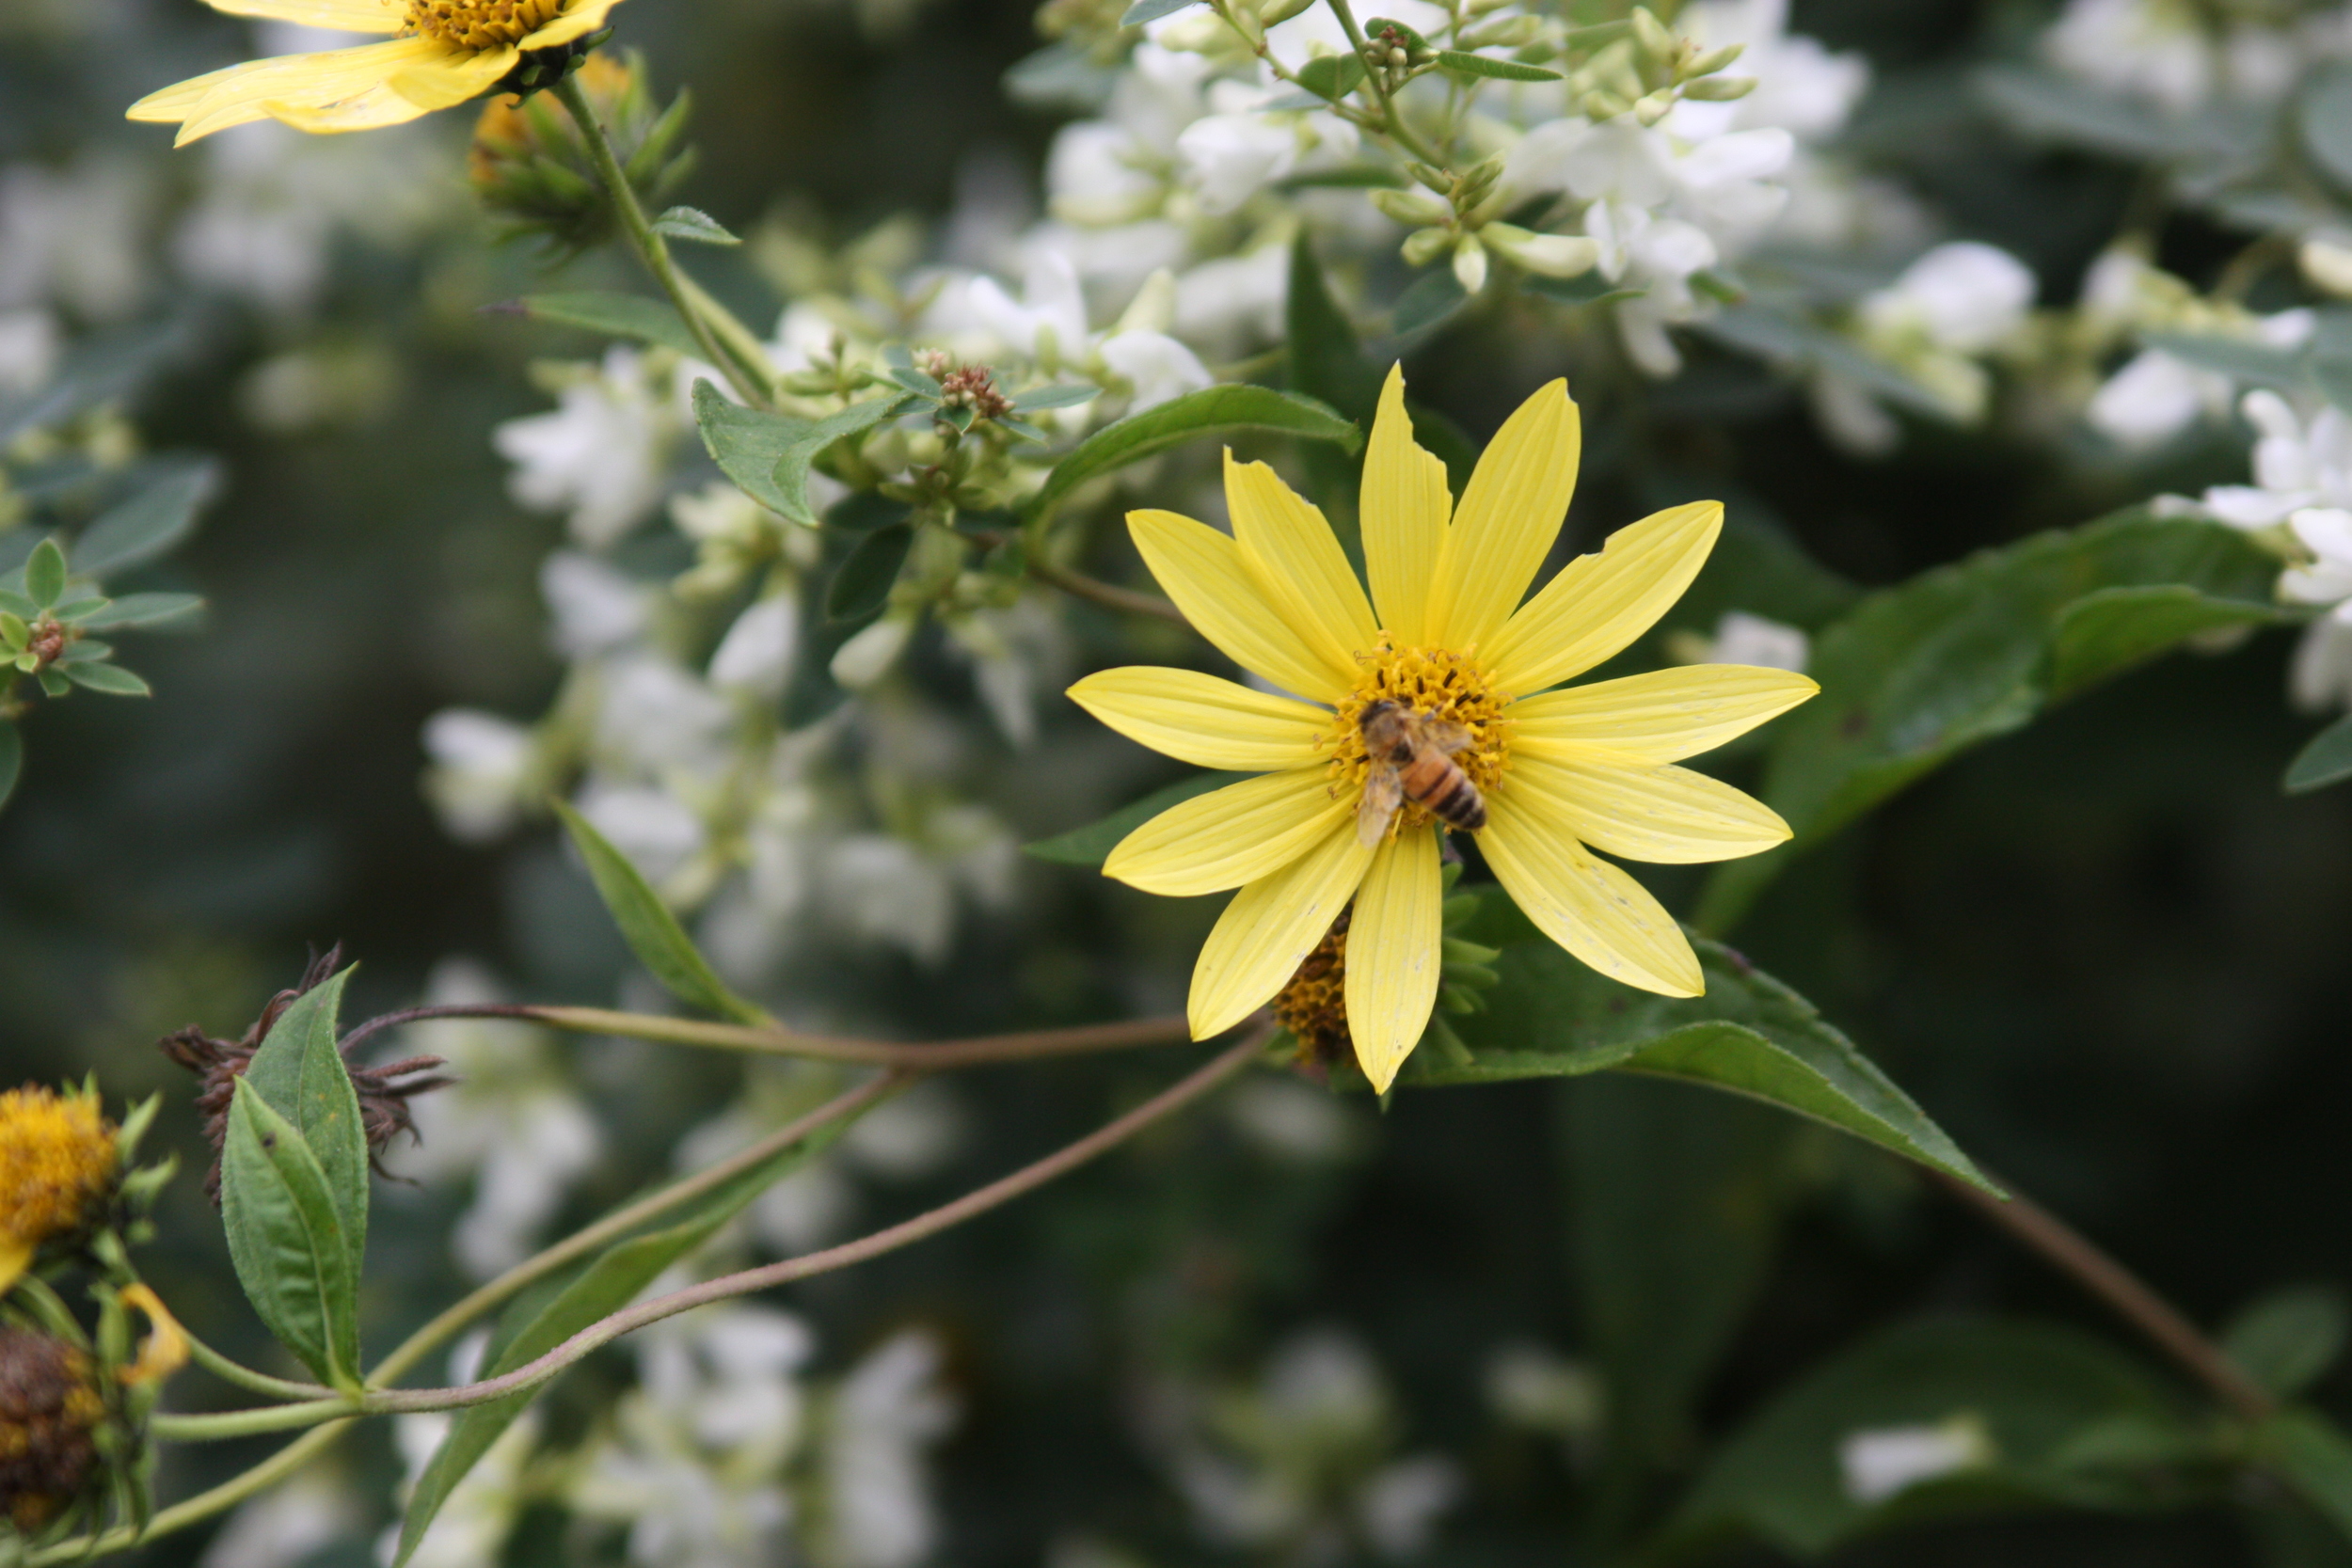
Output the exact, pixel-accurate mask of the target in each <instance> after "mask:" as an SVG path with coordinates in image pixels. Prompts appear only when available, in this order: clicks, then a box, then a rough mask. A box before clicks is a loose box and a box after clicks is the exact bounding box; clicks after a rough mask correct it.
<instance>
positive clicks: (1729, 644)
mask: <svg viewBox="0 0 2352 1568" xmlns="http://www.w3.org/2000/svg"><path fill="white" fill-rule="evenodd" d="M1812 655H1813V641H1812V639H1810V638H1808V637H1807V636H1805V634H1804V628H1803V627H1801V626H1788V625H1787V624H1786V623H1784V622H1780V621H1772V620H1768V619H1766V618H1765V617H1764V616H1761V615H1751V614H1749V613H1748V612H1747V611H1746V610H1725V611H1724V615H1723V618H1722V619H1721V620H1719V621H1717V622H1716V623H1715V637H1714V641H1712V642H1711V643H1709V644H1708V649H1707V657H1706V660H1705V662H1707V663H1708V664H1753V665H1758V666H1760V667H1762V668H1764V669H1767V670H1788V671H1792V672H1794V673H1798V674H1803V673H1804V667H1805V664H1806V662H1807V661H1808V660H1809V659H1810V658H1811V657H1812Z"/></svg>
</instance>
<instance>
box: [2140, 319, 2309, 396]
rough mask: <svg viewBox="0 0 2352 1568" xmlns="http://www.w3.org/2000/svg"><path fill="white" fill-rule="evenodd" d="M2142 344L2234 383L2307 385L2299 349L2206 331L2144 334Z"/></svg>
mask: <svg viewBox="0 0 2352 1568" xmlns="http://www.w3.org/2000/svg"><path fill="white" fill-rule="evenodd" d="M2139 341H2141V342H2142V343H2144V344H2146V345H2147V346H2148V347H2150V348H2156V349H2162V350H2163V351H2164V352H2165V353H2167V354H2169V355H2170V356H2172V357H2173V358H2175V359H2178V360H2181V361H2183V362H2184V363H2185V364H2189V365H2193V366H2195V367H2196V368H2197V369H2198V370H2201V371H2212V372H2215V373H2216V374H2217V375H2226V376H2229V377H2231V378H2232V379H2233V380H2237V381H2251V382H2254V383H2257V384H2258V385H2261V386H2265V387H2300V386H2302V384H2303V356H2302V354H2301V352H2300V351H2299V350H2296V349H2287V348H2275V347H2273V346H2272V345H2270V344H2268V343H2261V342H2253V341H2249V340H2248V339H2245V338H2225V337H2220V336H2218V335H2217V334H2213V333H2204V332H2143V333H2141V334H2140V335H2139Z"/></svg>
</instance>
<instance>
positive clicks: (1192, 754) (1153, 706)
mask: <svg viewBox="0 0 2352 1568" xmlns="http://www.w3.org/2000/svg"><path fill="white" fill-rule="evenodd" d="M1070 698H1071V701H1073V702H1074V703H1076V704H1077V705H1079V706H1080V707H1083V708H1085V709H1086V710H1087V711H1088V712H1089V713H1090V714H1092V715H1094V717H1095V718H1097V719H1100V720H1101V721H1103V722H1104V723H1105V724H1108V725H1109V726H1110V727H1111V728H1112V729H1115V730H1117V731H1118V732H1119V733H1120V734H1121V735H1123V736H1126V737H1127V738H1128V739H1130V740H1133V741H1137V742H1140V743H1141V744H1143V745H1146V746H1149V747H1151V748H1152V750H1153V751H1155V752H1164V753H1166V754H1167V755H1168V756H1171V757H1174V758H1175V759H1176V760H1177V761H1179V762H1189V763H1191V764H1192V765H1193V766H1195V767H1196V768H1230V769H1232V771H1235V772H1240V773H1258V772H1271V771H1276V770H1279V769H1280V768H1304V767H1307V766H1309V765H1310V764H1311V763H1314V762H1316V761H1317V760H1319V758H1318V755H1317V752H1316V748H1315V743H1316V741H1318V740H1319V739H1321V738H1322V736H1323V734H1324V732H1325V731H1326V730H1327V729H1329V728H1330V726H1331V715H1330V714H1329V713H1328V712H1327V711H1325V710H1324V709H1322V708H1319V707H1310V706H1309V705H1306V704H1305V703H1301V702H1295V701H1293V700H1292V699H1290V698H1288V697H1275V696H1269V695H1268V694H1266V693H1265V692H1263V691H1254V690H1252V689H1249V688H1248V687H1246V686H1242V685H1239V684H1237V683H1235V682H1233V681H1229V680H1225V679H1223V678H1221V677H1219V676H1216V675H1204V674H1202V673H1200V672H1199V671H1198V670H1166V669H1161V668H1158V667H1156V666H1152V665H1142V664H1137V665H1130V666H1128V667H1127V668H1125V669H1123V670H1104V671H1102V672H1100V673H1096V674H1091V675H1089V676H1088V677H1087V678H1086V679H1084V680H1082V681H1080V682H1079V683H1078V684H1077V685H1075V686H1073V687H1072V688H1071V689H1070Z"/></svg>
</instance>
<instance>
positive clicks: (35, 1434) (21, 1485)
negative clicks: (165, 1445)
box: [0, 1327, 106, 1535]
mask: <svg viewBox="0 0 2352 1568" xmlns="http://www.w3.org/2000/svg"><path fill="white" fill-rule="evenodd" d="M105 1418H106V1401H105V1396H104V1394H103V1392H102V1391H101V1389H100V1387H99V1382H98V1372H97V1368H96V1366H95V1365H94V1364H93V1362H92V1360H91V1358H90V1354H89V1353H88V1352H87V1350H85V1349H83V1348H82V1347H81V1346H79V1345H76V1344H74V1343H73V1342H72V1341H71V1340H68V1339H65V1338H59V1337H58V1336H56V1335H54V1334H47V1333H43V1332H42V1331H41V1330H40V1329H36V1328H19V1327H5V1328H0V1517H5V1518H6V1520H7V1521H8V1524H10V1525H13V1526H14V1527H15V1528H16V1529H17V1530H18V1532H20V1533H21V1534H26V1535H29V1534H32V1533H33V1532H35V1531H37V1530H39V1529H40V1528H42V1527H43V1526H46V1525H48V1524H49V1523H51V1522H52V1521H53V1520H55V1519H56V1518H57V1517H58V1516H59V1515H61V1514H63V1513H65V1512H66V1511H67V1510H68V1509H70V1508H72V1506H73V1505H74V1503H75V1502H77V1501H78V1500H80V1499H81V1497H83V1496H84V1495H86V1494H87V1492H88V1491H89V1489H90V1487H91V1484H92V1483H93V1482H94V1481H96V1480H97V1479H98V1477H99V1472H100V1453H99V1447H100V1445H99V1428H100V1426H101V1425H102V1424H103V1422H104V1420H105Z"/></svg>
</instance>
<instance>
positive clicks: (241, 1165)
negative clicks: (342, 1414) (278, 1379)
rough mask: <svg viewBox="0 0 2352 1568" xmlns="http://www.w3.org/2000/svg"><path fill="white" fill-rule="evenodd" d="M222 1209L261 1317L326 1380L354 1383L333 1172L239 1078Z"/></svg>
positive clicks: (353, 1290) (351, 1301)
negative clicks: (330, 1176) (328, 1177)
mask: <svg viewBox="0 0 2352 1568" xmlns="http://www.w3.org/2000/svg"><path fill="white" fill-rule="evenodd" d="M220 1212H221V1223H222V1225H223V1226H224V1227H225V1228H226V1229H227V1231H228V1235H229V1257H230V1261H231V1262H232V1263H233V1264H234V1265H235V1266H236V1271H237V1280H238V1282H239V1283H240V1284H241V1285H243V1286H244V1287H245V1293H246V1300H248V1301H250V1302H251V1303H252V1304H253V1309H254V1310H255V1311H256V1312H258V1313H259V1314H261V1318H262V1323H265V1324H267V1325H268V1328H269V1331H270V1332H271V1333H272V1334H274V1335H276V1336H277V1337H278V1343H280V1344H282V1345H284V1346H285V1347H286V1348H287V1349H288V1350H290V1351H292V1352H293V1353H294V1355H295V1356H296V1357H298V1358H299V1359H300V1360H301V1362H302V1364H303V1365H304V1366H306V1367H309V1368H310V1370H311V1371H313V1372H315V1373H317V1374H318V1376H319V1378H320V1380H321V1381H322V1382H326V1383H328V1384H332V1385H333V1386H336V1387H339V1388H356V1387H357V1386H358V1381H359V1328H358V1307H357V1302H358V1289H357V1286H358V1282H357V1280H356V1279H355V1278H354V1277H353V1275H352V1273H351V1249H350V1246H349V1244H348V1243H346V1241H345V1240H344V1237H343V1235H342V1227H341V1224H340V1222H339V1221H338V1220H337V1218H336V1210H335V1200H334V1198H333V1196H331V1195H330V1193H329V1191H328V1186H327V1180H326V1172H325V1171H324V1170H322V1169H321V1168H320V1166H319V1161H318V1156H317V1155H316V1154H314V1153H312V1152H311V1149H310V1145H309V1144H308V1143H306V1142H304V1141H303V1137H302V1132H301V1129H299V1128H297V1127H296V1126H294V1123H293V1122H292V1121H290V1120H288V1119H287V1118H286V1117H283V1116H280V1115H279V1114H278V1111H277V1110H276V1109H275V1108H273V1107H272V1106H271V1105H270V1103H269V1102H268V1101H266V1100H264V1099H263V1098H262V1095H261V1093H260V1092H259V1091H258V1090H256V1089H255V1088H254V1087H253V1085H250V1084H248V1083H246V1081H245V1080H244V1079H243V1078H242V1077H240V1078H239V1079H238V1080H237V1081H236V1085H235V1088H234V1089H233V1091H232V1094H231V1098H230V1102H229V1128H228V1135H227V1137H226V1139H225V1140H224V1142H223V1144H222V1148H221V1164H220Z"/></svg>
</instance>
